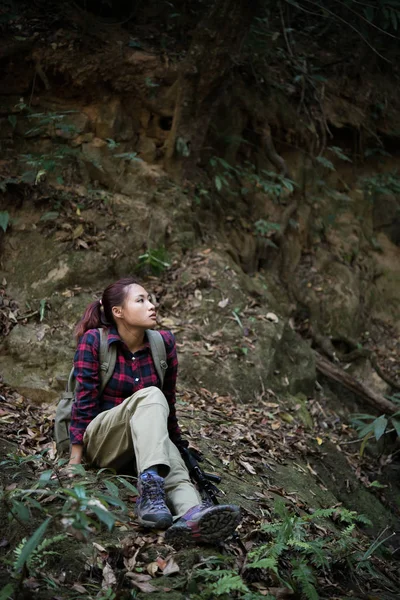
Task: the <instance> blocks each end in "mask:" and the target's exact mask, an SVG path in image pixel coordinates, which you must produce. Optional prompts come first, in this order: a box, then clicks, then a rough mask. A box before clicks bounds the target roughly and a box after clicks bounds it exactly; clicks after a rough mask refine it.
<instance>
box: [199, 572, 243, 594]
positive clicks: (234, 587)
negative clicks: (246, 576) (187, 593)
mask: <svg viewBox="0 0 400 600" xmlns="http://www.w3.org/2000/svg"><path fill="white" fill-rule="evenodd" d="M249 591H250V590H249V588H248V587H247V585H246V584H245V583H244V581H243V579H242V578H241V577H240V575H236V574H234V573H233V572H231V573H229V574H228V575H224V576H223V577H221V579H218V581H216V582H215V583H212V584H211V585H210V586H208V588H206V590H205V593H206V594H207V593H208V594H211V595H212V594H214V596H222V595H223V594H231V592H249ZM211 597H212V596H211Z"/></svg>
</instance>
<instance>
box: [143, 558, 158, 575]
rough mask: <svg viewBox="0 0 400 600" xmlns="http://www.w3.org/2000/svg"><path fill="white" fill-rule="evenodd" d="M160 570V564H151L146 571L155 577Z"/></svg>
mask: <svg viewBox="0 0 400 600" xmlns="http://www.w3.org/2000/svg"><path fill="white" fill-rule="evenodd" d="M159 568H160V567H159V564H158V562H151V563H149V564H148V565H147V566H146V571H147V572H148V573H149V575H151V576H152V577H155V576H156V573H157V571H158V570H159Z"/></svg>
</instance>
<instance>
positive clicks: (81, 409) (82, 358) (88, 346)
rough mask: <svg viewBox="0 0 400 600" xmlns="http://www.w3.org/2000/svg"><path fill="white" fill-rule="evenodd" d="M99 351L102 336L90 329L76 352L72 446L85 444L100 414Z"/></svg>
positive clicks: (71, 431)
mask: <svg viewBox="0 0 400 600" xmlns="http://www.w3.org/2000/svg"><path fill="white" fill-rule="evenodd" d="M99 349H100V334H99V332H98V331H97V330H92V329H90V330H89V331H87V332H86V333H85V334H84V335H83V336H82V337H81V339H80V341H79V343H78V347H77V349H76V352H75V357H74V375H75V379H76V392H75V401H74V403H73V406H72V414H71V425H70V441H71V444H83V435H84V433H85V431H86V428H87V426H88V425H89V423H90V422H91V421H92V420H93V419H94V418H95V417H96V416H97V414H98V413H99V389H100V380H99Z"/></svg>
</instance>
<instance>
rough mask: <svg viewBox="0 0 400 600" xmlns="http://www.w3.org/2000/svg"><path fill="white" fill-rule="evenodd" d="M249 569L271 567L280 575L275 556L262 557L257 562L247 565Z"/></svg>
mask: <svg viewBox="0 0 400 600" xmlns="http://www.w3.org/2000/svg"><path fill="white" fill-rule="evenodd" d="M247 567H248V568H249V569H270V570H271V571H273V572H274V573H276V574H277V575H278V561H277V559H276V558H275V557H274V556H267V557H266V558H260V559H259V560H256V561H255V562H252V563H249V564H248V565H247Z"/></svg>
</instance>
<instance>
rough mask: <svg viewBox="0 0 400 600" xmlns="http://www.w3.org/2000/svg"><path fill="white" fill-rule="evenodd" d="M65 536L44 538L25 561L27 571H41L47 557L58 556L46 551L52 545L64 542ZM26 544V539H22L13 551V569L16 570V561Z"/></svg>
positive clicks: (53, 552) (52, 551)
mask: <svg viewBox="0 0 400 600" xmlns="http://www.w3.org/2000/svg"><path fill="white" fill-rule="evenodd" d="M66 537H67V536H66V535H65V534H59V535H55V536H54V537H52V538H45V539H44V540H43V542H42V543H41V544H39V546H38V547H37V548H35V550H34V551H33V552H32V553H31V555H30V556H29V558H28V560H27V561H26V564H27V567H28V569H30V570H32V571H36V570H38V569H43V567H45V566H46V560H47V558H48V557H49V556H55V555H57V554H59V552H55V551H54V550H48V548H50V547H51V546H54V544H58V543H59V542H62V541H63V540H65V538H66ZM25 544H26V538H23V539H22V540H21V541H20V543H19V544H18V546H17V547H16V548H15V549H14V554H15V561H14V563H13V569H14V570H16V569H17V564H18V559H19V557H20V556H21V553H22V550H23V548H24V546H25Z"/></svg>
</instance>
